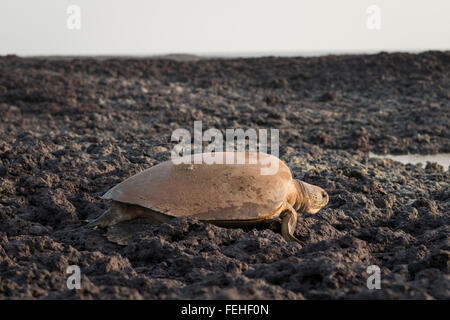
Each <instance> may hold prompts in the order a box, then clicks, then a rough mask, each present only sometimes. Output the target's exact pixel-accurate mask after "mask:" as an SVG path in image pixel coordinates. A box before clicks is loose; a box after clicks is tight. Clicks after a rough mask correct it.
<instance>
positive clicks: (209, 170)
mask: <svg viewBox="0 0 450 320" xmlns="http://www.w3.org/2000/svg"><path fill="white" fill-rule="evenodd" d="M227 154H228V155H230V154H229V153H217V154H216V156H220V157H225V156H226V155H227ZM234 154H235V155H236V153H234ZM245 155H246V163H245V164H211V165H208V164H206V163H201V164H179V165H175V164H174V163H173V162H172V161H170V160H169V161H165V162H163V163H160V164H158V165H156V166H154V167H151V168H149V169H147V170H145V171H142V172H141V173H138V174H136V175H134V176H132V177H130V178H128V179H127V180H125V181H123V182H122V183H120V184H118V185H116V186H115V187H113V188H112V189H110V190H109V191H108V192H106V194H105V195H104V196H103V198H104V199H111V200H115V201H120V202H124V203H129V204H134V205H139V206H142V207H145V208H148V209H152V210H155V211H158V212H161V213H164V214H167V215H169V216H174V217H194V218H197V219H199V220H210V221H213V220H216V221H217V220H253V219H263V218H266V217H267V218H269V217H270V216H272V215H274V214H276V213H277V212H278V213H279V211H280V210H281V209H283V206H284V204H285V200H286V197H287V195H288V192H290V190H291V189H292V175H291V171H290V169H289V168H288V167H287V166H286V164H285V163H284V162H282V161H281V160H280V159H278V158H276V157H274V156H272V155H268V154H261V153H260V154H259V157H258V162H257V164H249V163H248V162H249V161H248V153H246V154H245ZM235 159H236V158H235ZM267 161H275V162H277V163H278V171H277V173H276V174H274V175H261V168H263V167H266V168H267V167H268V166H270V162H269V163H268V162H267ZM191 163H192V162H191Z"/></svg>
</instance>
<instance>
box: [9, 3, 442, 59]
mask: <svg viewBox="0 0 450 320" xmlns="http://www.w3.org/2000/svg"><path fill="white" fill-rule="evenodd" d="M74 6H75V9H73V8H74ZM449 12H450V1H449V0H427V1H423V0H372V1H369V0H340V1H336V0H271V1H268V0H222V1H217V0H127V1H123V0H70V1H69V0H39V1H36V0H1V1H0V54H1V55H5V54H17V55H21V56H37V55H144V56H145V55H155V54H168V53H192V54H206V55H208V54H224V55H227V54H236V53H283V52H284V53H286V54H288V53H308V52H313V53H314V52H325V53H334V52H376V51H424V50H450V17H449ZM78 27H79V28H78Z"/></svg>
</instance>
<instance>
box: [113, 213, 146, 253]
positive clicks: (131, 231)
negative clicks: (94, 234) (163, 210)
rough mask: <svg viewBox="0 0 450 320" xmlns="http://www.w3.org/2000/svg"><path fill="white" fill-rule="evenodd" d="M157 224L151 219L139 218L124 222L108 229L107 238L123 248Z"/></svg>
mask: <svg viewBox="0 0 450 320" xmlns="http://www.w3.org/2000/svg"><path fill="white" fill-rule="evenodd" d="M152 224H155V223H154V221H152V220H151V219H146V218H138V219H133V220H128V221H123V222H120V223H117V224H114V225H111V226H109V227H108V231H107V232H106V238H107V239H108V240H109V241H111V242H114V243H116V244H118V245H121V246H126V245H128V244H129V243H130V241H131V240H132V239H133V238H134V237H135V236H136V235H138V234H140V233H142V232H143V231H145V230H146V229H148V228H149V226H150V225H152Z"/></svg>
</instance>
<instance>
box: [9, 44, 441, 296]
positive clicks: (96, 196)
mask: <svg viewBox="0 0 450 320" xmlns="http://www.w3.org/2000/svg"><path fill="white" fill-rule="evenodd" d="M449 83H450V53H449V52H428V53H423V54H419V55H410V54H379V55H371V56H339V57H333V56H331V57H323V58H282V59H281V58H260V59H246V60H242V59H235V60H198V61H174V60H163V59H158V60H152V59H134V60H132V59H126V60H125V59H106V60H104V59H103V60H93V59H75V60H64V59H63V60H42V59H41V60H39V59H20V58H17V57H0V115H1V119H0V299H3V298H69V299H72V298H121V299H129V298H130V299H134V298H136V299H137V298H208V299H209V298H271V299H272V298H274V299H304V298H306V299H311V298H312V299H323V298H327V299H330V298H331V299H334V298H389V299H391V298H392V299H395V298H435V299H449V298H450V275H449V268H450V241H449V231H450V226H449V213H450V186H449V182H450V173H449V172H448V171H445V170H446V169H448V168H444V170H443V168H442V167H440V166H438V165H436V164H428V165H427V166H426V167H425V168H423V169H422V168H420V167H419V166H413V165H402V164H400V163H396V162H393V161H390V160H380V159H368V156H367V153H368V152H369V151H372V152H376V153H387V152H389V153H406V152H411V153H437V152H450V119H449V115H450V103H449V101H450V99H449V98H450V97H449V95H450V88H449ZM193 120H203V127H204V128H211V127H216V128H218V129H221V130H224V129H225V128H244V129H245V128H255V129H256V128H278V129H280V141H281V143H280V144H281V149H280V155H281V158H282V159H283V160H285V161H286V162H287V163H288V165H289V166H290V168H291V169H292V171H293V173H294V175H295V177H296V178H299V179H303V180H305V181H307V182H310V183H313V184H317V185H320V186H322V187H323V188H324V189H325V190H327V191H328V193H329V194H330V203H329V205H328V206H327V207H326V208H325V209H323V210H322V211H321V212H320V213H318V214H317V215H315V216H306V215H305V216H304V215H301V216H300V217H299V220H298V225H297V230H296V236H297V237H298V238H300V239H302V240H304V241H305V242H307V243H308V245H307V246H306V247H304V248H302V247H300V246H299V245H297V244H294V243H286V242H285V241H284V240H283V239H282V238H281V236H280V235H279V234H278V233H277V232H278V229H279V224H278V223H276V222H275V223H273V224H271V225H269V226H268V228H267V229H265V228H258V229H248V230H242V229H224V228H219V227H216V226H212V225H208V224H202V223H200V222H198V221H195V220H189V219H179V220H173V221H171V222H170V223H168V224H163V225H160V226H149V227H148V228H147V229H146V230H145V231H144V232H143V233H141V234H138V235H136V237H135V238H134V239H133V240H132V242H131V243H130V244H129V245H128V246H125V247H122V246H117V245H115V244H112V243H109V242H108V241H107V240H105V237H104V231H102V230H90V229H87V228H86V227H85V226H84V224H83V223H82V220H84V219H91V218H94V217H96V216H98V215H99V214H101V213H102V212H103V211H104V210H105V209H106V208H108V206H109V205H110V204H109V203H107V202H105V201H102V200H100V196H101V195H102V194H103V193H104V192H105V191H107V190H108V189H109V188H110V187H112V186H114V185H115V184H117V183H118V182H120V181H122V180H123V179H125V178H127V177H129V176H130V175H132V174H135V173H137V172H139V171H141V170H143V169H145V168H148V167H150V166H152V165H155V164H157V163H159V162H161V161H164V160H166V159H168V157H169V154H170V150H171V144H170V135H171V133H172V131H173V130H174V129H177V128H187V129H191V130H192V127H193ZM72 264H76V265H79V266H80V268H81V271H82V288H81V290H68V289H67V288H66V279H67V275H66V268H67V266H68V265H72ZM374 264H375V265H378V266H379V267H380V268H381V279H382V282H381V287H382V289H381V290H368V289H367V288H366V279H367V277H368V275H367V274H366V268H367V266H369V265H374Z"/></svg>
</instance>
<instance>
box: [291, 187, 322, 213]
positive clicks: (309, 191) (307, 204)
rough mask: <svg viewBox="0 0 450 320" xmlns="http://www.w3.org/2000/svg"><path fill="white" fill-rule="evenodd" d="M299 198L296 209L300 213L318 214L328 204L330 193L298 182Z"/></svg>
mask: <svg viewBox="0 0 450 320" xmlns="http://www.w3.org/2000/svg"><path fill="white" fill-rule="evenodd" d="M296 181H297V183H296V185H297V192H298V194H299V197H298V198H297V199H298V201H297V203H296V204H295V209H296V210H298V211H299V212H303V213H309V214H316V213H317V212H318V211H319V210H320V209H322V208H323V207H325V206H326V205H327V203H328V193H327V192H326V191H325V190H323V189H322V188H321V187H318V186H314V185H312V184H309V183H306V182H304V181H299V180H296Z"/></svg>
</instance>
